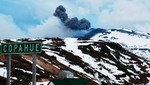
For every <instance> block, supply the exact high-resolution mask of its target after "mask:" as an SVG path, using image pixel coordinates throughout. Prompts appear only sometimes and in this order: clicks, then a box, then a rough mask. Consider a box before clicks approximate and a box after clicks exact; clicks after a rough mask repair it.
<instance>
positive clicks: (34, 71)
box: [32, 55, 36, 85]
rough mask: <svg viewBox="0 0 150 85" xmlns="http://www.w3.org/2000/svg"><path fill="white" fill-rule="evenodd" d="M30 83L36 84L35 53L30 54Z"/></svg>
mask: <svg viewBox="0 0 150 85" xmlns="http://www.w3.org/2000/svg"><path fill="white" fill-rule="evenodd" d="M32 61H33V64H32V72H33V74H32V85H36V55H32Z"/></svg>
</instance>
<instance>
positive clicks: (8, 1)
mask: <svg viewBox="0 0 150 85" xmlns="http://www.w3.org/2000/svg"><path fill="white" fill-rule="evenodd" d="M149 4H150V0H1V2H0V26H1V27H0V38H1V39H4V38H22V37H71V36H72V34H73V31H72V30H69V29H67V28H66V27H65V26H63V24H62V23H61V22H60V21H59V19H57V18H56V17H54V16H53V13H54V11H55V8H56V7H57V6H59V5H63V6H64V7H65V8H66V10H67V11H66V12H67V13H68V15H69V17H78V18H79V19H81V18H86V19H88V20H89V21H90V22H91V24H92V25H91V27H92V28H105V29H114V28H125V29H130V30H135V31H145V32H150V5H149Z"/></svg>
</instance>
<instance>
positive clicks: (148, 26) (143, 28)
mask: <svg viewBox="0 0 150 85" xmlns="http://www.w3.org/2000/svg"><path fill="white" fill-rule="evenodd" d="M134 26H135V28H136V29H137V30H138V31H140V32H150V23H144V24H135V25H134Z"/></svg>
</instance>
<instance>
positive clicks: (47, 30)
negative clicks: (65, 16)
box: [28, 17, 74, 37]
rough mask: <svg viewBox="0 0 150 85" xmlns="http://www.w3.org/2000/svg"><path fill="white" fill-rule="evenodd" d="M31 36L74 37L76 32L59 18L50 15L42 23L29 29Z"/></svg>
mask: <svg viewBox="0 0 150 85" xmlns="http://www.w3.org/2000/svg"><path fill="white" fill-rule="evenodd" d="M28 33H29V35H30V37H72V36H73V35H74V32H73V31H72V30H69V29H68V28H66V27H65V26H64V25H63V24H62V23H61V22H60V20H59V19H57V18H56V17H50V18H49V19H48V20H46V21H45V22H43V23H42V24H40V25H37V26H35V27H32V28H30V29H29V32H28Z"/></svg>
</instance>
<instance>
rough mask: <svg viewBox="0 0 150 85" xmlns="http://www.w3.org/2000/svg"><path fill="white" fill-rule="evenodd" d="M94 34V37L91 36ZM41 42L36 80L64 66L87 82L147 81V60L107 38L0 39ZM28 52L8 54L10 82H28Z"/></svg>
mask: <svg viewBox="0 0 150 85" xmlns="http://www.w3.org/2000/svg"><path fill="white" fill-rule="evenodd" d="M95 37H96V36H95ZM25 41H42V43H43V46H42V50H43V52H42V53H41V54H39V55H37V80H38V81H42V82H43V81H49V80H51V79H55V78H56V76H57V74H58V72H59V71H61V70H63V69H65V70H70V71H72V72H73V73H74V74H75V76H76V77H82V78H85V79H87V80H88V81H89V82H90V81H92V82H95V83H98V82H99V81H100V80H101V81H103V82H105V83H106V82H108V81H109V82H110V83H113V84H119V85H120V84H124V85H125V84H126V85H128V84H146V83H148V82H149V80H150V61H149V60H148V59H145V58H144V57H141V56H137V55H135V54H133V53H132V52H130V51H128V50H127V49H124V47H122V45H120V44H118V43H114V42H109V41H102V40H100V39H98V40H96V39H94V38H91V39H89V40H83V39H77V38H45V39H18V40H1V42H3V43H4V42H25ZM5 68H6V57H5V56H4V55H0V69H1V70H4V69H5ZM31 68H32V55H12V82H13V83H12V84H14V85H27V84H28V83H29V82H31V77H32V76H31V75H32V71H31ZM1 76H3V73H1Z"/></svg>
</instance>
